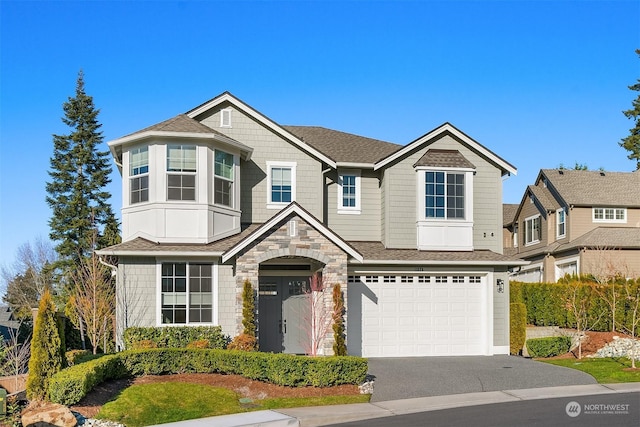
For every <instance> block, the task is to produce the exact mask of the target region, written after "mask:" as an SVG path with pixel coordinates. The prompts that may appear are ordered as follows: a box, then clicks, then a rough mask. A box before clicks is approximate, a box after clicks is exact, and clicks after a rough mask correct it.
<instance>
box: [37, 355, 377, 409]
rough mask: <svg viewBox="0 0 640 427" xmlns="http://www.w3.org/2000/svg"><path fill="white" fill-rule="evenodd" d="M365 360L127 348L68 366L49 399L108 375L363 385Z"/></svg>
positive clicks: (67, 399) (76, 396) (74, 396)
mask: <svg viewBox="0 0 640 427" xmlns="http://www.w3.org/2000/svg"><path fill="white" fill-rule="evenodd" d="M367 369H368V366H367V359H363V358H361V357H354V356H332V357H307V356H296V355H292V354H273V353H259V352H246V351H235V350H218V349H180V348H157V349H148V350H127V351H123V352H121V353H117V354H113V355H109V356H104V357H102V358H100V359H96V360H92V361H90V362H86V363H83V364H80V365H76V366H72V367H70V368H67V369H65V370H63V371H61V372H59V373H58V374H56V375H55V376H54V377H53V378H52V382H51V385H50V387H49V399H50V400H51V401H52V402H55V403H62V404H64V405H72V404H74V403H77V402H78V401H80V399H82V398H83V397H84V396H85V395H86V394H87V393H88V392H89V391H90V390H91V389H92V388H93V387H95V386H96V385H98V384H100V383H101V382H103V381H105V380H108V379H115V378H123V377H127V376H141V375H162V374H175V373H185V372H192V373H224V374H237V375H242V376H243V377H246V378H249V379H252V380H258V381H264V382H269V383H273V384H276V385H284V386H291V387H301V386H315V387H328V386H333V385H340V384H360V383H361V382H363V381H364V379H365V376H366V374H367Z"/></svg>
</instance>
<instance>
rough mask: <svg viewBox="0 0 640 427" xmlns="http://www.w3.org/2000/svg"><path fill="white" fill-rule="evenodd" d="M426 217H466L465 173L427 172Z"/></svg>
mask: <svg viewBox="0 0 640 427" xmlns="http://www.w3.org/2000/svg"><path fill="white" fill-rule="evenodd" d="M425 217H427V218H442V219H464V173H450V172H432V171H427V172H426V173H425Z"/></svg>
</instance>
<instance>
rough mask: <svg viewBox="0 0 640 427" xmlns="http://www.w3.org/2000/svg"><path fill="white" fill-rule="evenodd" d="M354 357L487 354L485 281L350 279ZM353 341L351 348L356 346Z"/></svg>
mask: <svg viewBox="0 0 640 427" xmlns="http://www.w3.org/2000/svg"><path fill="white" fill-rule="evenodd" d="M349 279H350V280H349V286H348V304H349V324H348V339H347V341H348V343H349V352H350V354H360V355H362V356H364V357H402V356H453V355H480V354H489V353H490V352H489V345H488V327H489V325H490V324H491V320H490V319H492V313H489V312H488V309H487V307H490V306H491V305H490V304H489V298H490V295H489V294H488V292H487V284H486V282H487V280H486V276H475V275H432V276H427V275H415V276H413V275H411V276H398V275H393V276H384V275H383V276H352V277H350V278H349ZM352 340H353V342H352Z"/></svg>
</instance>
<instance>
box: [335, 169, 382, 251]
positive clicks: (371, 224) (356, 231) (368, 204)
mask: <svg viewBox="0 0 640 427" xmlns="http://www.w3.org/2000/svg"><path fill="white" fill-rule="evenodd" d="M330 175H331V178H332V180H327V181H328V182H330V184H329V185H328V187H327V195H326V202H327V218H328V221H327V224H328V226H329V228H331V229H332V230H333V231H335V232H336V233H338V234H339V235H340V236H341V237H342V238H344V239H345V240H362V241H380V240H381V236H380V233H381V230H380V221H381V219H380V218H381V216H380V215H381V205H380V184H379V182H380V181H379V179H378V176H379V173H378V172H373V171H370V170H362V171H361V176H360V190H361V196H360V204H361V212H360V214H357V215H351V214H338V191H339V189H340V187H339V186H338V183H337V180H338V175H337V173H335V172H333V173H332V174H330Z"/></svg>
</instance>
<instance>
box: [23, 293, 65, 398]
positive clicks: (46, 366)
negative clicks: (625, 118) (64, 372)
mask: <svg viewBox="0 0 640 427" xmlns="http://www.w3.org/2000/svg"><path fill="white" fill-rule="evenodd" d="M58 331H59V330H58V321H57V315H56V307H55V305H54V304H53V299H52V297H51V293H50V292H49V290H45V291H44V293H43V294H42V298H41V299H40V305H39V306H38V315H37V317H36V323H35V327H34V329H33V339H32V340H31V358H30V359H29V376H28V377H27V398H29V399H30V400H42V399H46V398H47V390H48V388H49V381H50V379H51V377H52V376H53V375H54V374H56V373H57V372H58V371H60V369H62V350H61V341H60V335H59V332H58Z"/></svg>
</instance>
